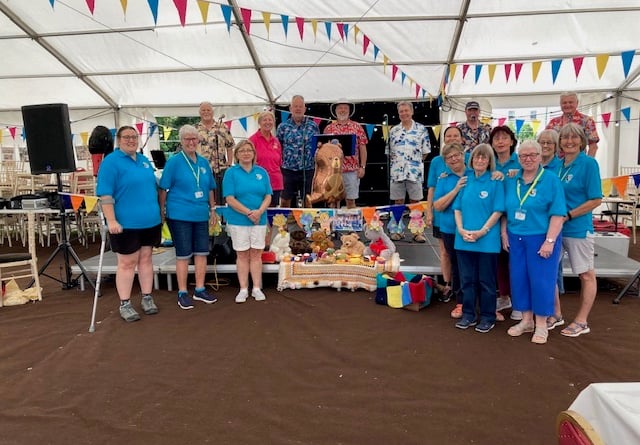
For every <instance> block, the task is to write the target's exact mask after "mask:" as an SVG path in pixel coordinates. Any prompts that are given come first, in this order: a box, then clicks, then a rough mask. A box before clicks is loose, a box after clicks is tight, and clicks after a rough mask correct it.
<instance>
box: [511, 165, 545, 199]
mask: <svg viewBox="0 0 640 445" xmlns="http://www.w3.org/2000/svg"><path fill="white" fill-rule="evenodd" d="M543 173H544V169H543V168H541V169H540V173H538V176H536V179H534V180H533V183H531V185H530V186H529V190H527V193H525V194H524V197H523V198H520V181H518V183H517V184H516V193H517V194H518V201H520V208H522V206H523V205H524V202H525V201H526V200H527V198H528V197H529V195H530V194H531V190H533V189H534V188H535V187H536V184H537V183H538V180H539V179H540V176H542V174H543Z"/></svg>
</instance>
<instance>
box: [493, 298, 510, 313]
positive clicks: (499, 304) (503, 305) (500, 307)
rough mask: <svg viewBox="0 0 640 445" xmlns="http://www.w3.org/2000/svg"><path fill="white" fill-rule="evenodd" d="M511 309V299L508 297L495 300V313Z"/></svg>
mask: <svg viewBox="0 0 640 445" xmlns="http://www.w3.org/2000/svg"><path fill="white" fill-rule="evenodd" d="M510 307H511V298H509V297H498V299H497V300H496V311H497V312H500V311H504V310H505V309H509V308H510Z"/></svg>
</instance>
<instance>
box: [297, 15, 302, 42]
mask: <svg viewBox="0 0 640 445" xmlns="http://www.w3.org/2000/svg"><path fill="white" fill-rule="evenodd" d="M296 25H297V26H298V34H300V40H303V38H304V19H303V18H302V17H296Z"/></svg>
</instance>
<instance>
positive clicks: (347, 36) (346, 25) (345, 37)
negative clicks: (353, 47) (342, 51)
mask: <svg viewBox="0 0 640 445" xmlns="http://www.w3.org/2000/svg"><path fill="white" fill-rule="evenodd" d="M342 29H343V31H344V39H345V40H349V24H348V23H345V24H344V26H343V27H342Z"/></svg>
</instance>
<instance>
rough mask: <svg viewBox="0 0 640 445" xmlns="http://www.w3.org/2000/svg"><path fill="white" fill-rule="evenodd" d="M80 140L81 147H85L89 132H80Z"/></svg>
mask: <svg viewBox="0 0 640 445" xmlns="http://www.w3.org/2000/svg"><path fill="white" fill-rule="evenodd" d="M80 139H82V145H85V146H86V145H87V142H88V141H89V132H88V131H81V132H80Z"/></svg>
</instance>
